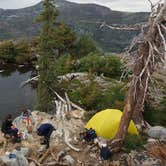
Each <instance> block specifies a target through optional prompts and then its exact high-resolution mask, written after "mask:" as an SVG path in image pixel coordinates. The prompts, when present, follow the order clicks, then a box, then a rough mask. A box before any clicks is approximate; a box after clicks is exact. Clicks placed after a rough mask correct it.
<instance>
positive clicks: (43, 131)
mask: <svg viewBox="0 0 166 166" xmlns="http://www.w3.org/2000/svg"><path fill="white" fill-rule="evenodd" d="M54 130H55V128H54V127H53V125H52V124H50V123H43V124H41V125H40V126H39V128H38V129H37V134H38V135H39V136H44V142H42V143H41V144H44V145H46V148H49V142H50V136H51V134H52V132H53V131H54Z"/></svg>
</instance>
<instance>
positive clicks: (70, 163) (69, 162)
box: [63, 155, 75, 166]
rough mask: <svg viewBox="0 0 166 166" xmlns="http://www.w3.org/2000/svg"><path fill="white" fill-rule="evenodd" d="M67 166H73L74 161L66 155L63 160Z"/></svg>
mask: <svg viewBox="0 0 166 166" xmlns="http://www.w3.org/2000/svg"><path fill="white" fill-rule="evenodd" d="M63 159H64V160H65V161H66V162H67V163H68V164H69V165H71V166H74V165H75V160H74V159H73V157H71V156H70V155H66V156H65V157H64V158H63Z"/></svg>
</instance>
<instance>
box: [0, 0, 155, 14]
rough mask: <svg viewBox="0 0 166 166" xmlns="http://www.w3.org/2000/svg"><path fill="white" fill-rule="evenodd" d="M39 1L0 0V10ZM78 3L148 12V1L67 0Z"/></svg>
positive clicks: (38, 0) (21, 6) (29, 4)
mask: <svg viewBox="0 0 166 166" xmlns="http://www.w3.org/2000/svg"><path fill="white" fill-rule="evenodd" d="M40 1H41V0H0V8H5V9H16V8H23V7H27V6H31V5H34V4H37V3H38V2H40ZM68 1H72V2H78V3H97V4H100V5H103V6H108V7H110V8H111V9H112V10H120V11H132V12H138V11H150V5H149V2H148V0H68ZM152 1H153V2H158V0H152Z"/></svg>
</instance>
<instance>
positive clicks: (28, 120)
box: [21, 108, 33, 132]
mask: <svg viewBox="0 0 166 166" xmlns="http://www.w3.org/2000/svg"><path fill="white" fill-rule="evenodd" d="M21 112H22V113H21V118H22V119H23V121H24V122H25V124H26V127H27V130H28V131H29V132H30V131H32V123H33V122H32V120H33V119H32V114H31V111H30V110H29V109H26V108H23V109H21Z"/></svg>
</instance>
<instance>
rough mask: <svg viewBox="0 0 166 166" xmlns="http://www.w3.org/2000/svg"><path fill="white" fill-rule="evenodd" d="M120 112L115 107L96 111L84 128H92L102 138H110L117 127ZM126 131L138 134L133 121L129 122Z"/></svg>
mask: <svg viewBox="0 0 166 166" xmlns="http://www.w3.org/2000/svg"><path fill="white" fill-rule="evenodd" d="M121 116H122V112H121V111H120V110H117V109H106V110H103V111H100V112H98V113H96V114H95V115H94V116H93V117H92V118H91V119H90V120H89V122H88V123H87V124H86V126H85V128H87V129H90V128H93V129H94V130H95V131H96V134H97V135H98V136H100V137H103V138H108V139H112V138H113V137H114V136H115V134H116V132H117V130H118V127H119V122H120V119H121ZM128 132H129V133H131V134H136V135H138V131H137V128H136V126H135V124H134V122H133V121H131V122H130V125H129V128H128Z"/></svg>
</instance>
